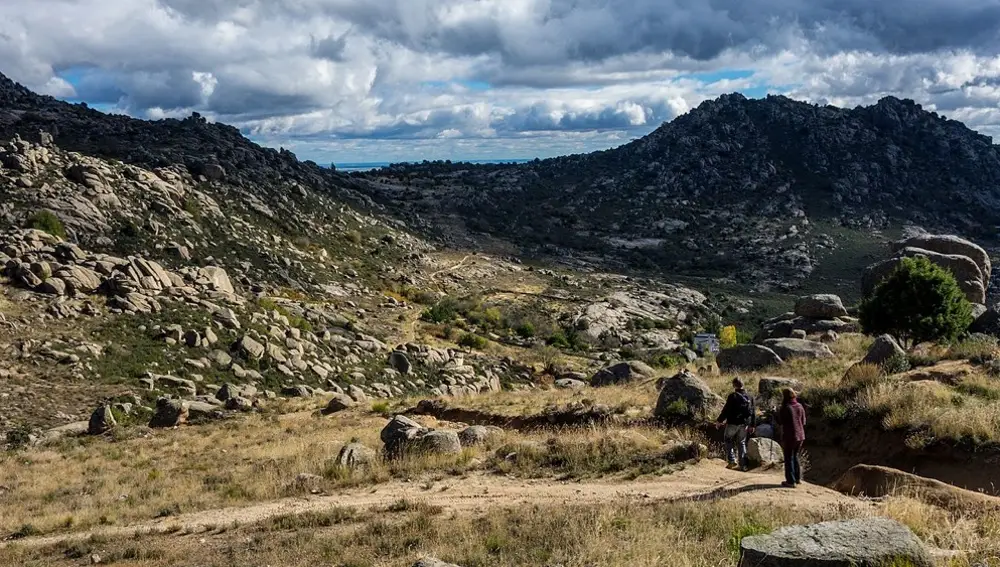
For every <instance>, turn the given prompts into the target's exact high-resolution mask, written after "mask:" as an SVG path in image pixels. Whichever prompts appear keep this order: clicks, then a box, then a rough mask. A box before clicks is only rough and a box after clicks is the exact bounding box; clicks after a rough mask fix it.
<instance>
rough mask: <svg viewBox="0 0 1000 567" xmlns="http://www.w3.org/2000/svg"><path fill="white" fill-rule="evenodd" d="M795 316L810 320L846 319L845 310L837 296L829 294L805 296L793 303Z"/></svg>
mask: <svg viewBox="0 0 1000 567" xmlns="http://www.w3.org/2000/svg"><path fill="white" fill-rule="evenodd" d="M795 314H796V315H798V316H799V317H809V318H812V319H836V318H837V317H846V316H847V309H845V308H844V302H843V301H841V300H840V297H839V296H836V295H830V294H819V295H807V296H805V297H800V298H799V299H798V300H796V302H795Z"/></svg>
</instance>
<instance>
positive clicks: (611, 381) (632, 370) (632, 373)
mask: <svg viewBox="0 0 1000 567" xmlns="http://www.w3.org/2000/svg"><path fill="white" fill-rule="evenodd" d="M655 375H656V371H655V370H653V369H652V368H650V367H649V365H647V364H645V363H643V362H639V361H637V360H633V361H629V362H620V363H618V364H615V365H613V366H609V367H607V368H602V369H601V370H598V371H597V374H594V376H593V377H592V378H591V379H590V385H591V386H594V387H601V386H612V385H615V384H628V383H630V382H633V381H635V380H641V379H643V378H652V377H653V376H655Z"/></svg>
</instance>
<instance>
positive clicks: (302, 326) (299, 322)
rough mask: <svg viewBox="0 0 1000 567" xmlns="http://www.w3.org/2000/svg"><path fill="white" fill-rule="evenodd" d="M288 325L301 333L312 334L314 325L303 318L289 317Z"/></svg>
mask: <svg viewBox="0 0 1000 567" xmlns="http://www.w3.org/2000/svg"><path fill="white" fill-rule="evenodd" d="M288 323H289V324H290V325H291V326H292V327H295V328H296V329H298V330H300V331H305V332H306V333H311V332H312V330H313V326H312V323H310V322H309V320H308V319H305V318H303V317H289V318H288Z"/></svg>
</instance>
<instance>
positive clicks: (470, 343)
mask: <svg viewBox="0 0 1000 567" xmlns="http://www.w3.org/2000/svg"><path fill="white" fill-rule="evenodd" d="M458 344H459V345H461V346H464V347H470V348H474V349H480V350H481V349H484V348H486V345H488V344H489V341H487V340H486V339H485V338H484V337H480V336H479V335H476V334H474V333H466V334H465V335H463V336H462V338H461V339H459V341H458Z"/></svg>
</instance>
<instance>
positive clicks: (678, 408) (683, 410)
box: [663, 399, 692, 417]
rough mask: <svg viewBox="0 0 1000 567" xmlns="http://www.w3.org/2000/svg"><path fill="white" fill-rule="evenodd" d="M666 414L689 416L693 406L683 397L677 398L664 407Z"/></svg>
mask: <svg viewBox="0 0 1000 567" xmlns="http://www.w3.org/2000/svg"><path fill="white" fill-rule="evenodd" d="M663 411H664V413H665V414H666V415H676V416H678V417H689V416H690V415H691V414H692V412H691V407H690V406H688V403H687V402H686V401H684V400H682V399H676V400H674V401H672V402H670V403H669V404H667V407H665V408H663Z"/></svg>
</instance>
